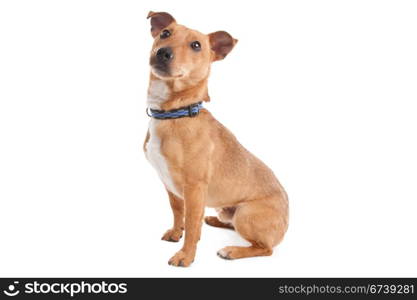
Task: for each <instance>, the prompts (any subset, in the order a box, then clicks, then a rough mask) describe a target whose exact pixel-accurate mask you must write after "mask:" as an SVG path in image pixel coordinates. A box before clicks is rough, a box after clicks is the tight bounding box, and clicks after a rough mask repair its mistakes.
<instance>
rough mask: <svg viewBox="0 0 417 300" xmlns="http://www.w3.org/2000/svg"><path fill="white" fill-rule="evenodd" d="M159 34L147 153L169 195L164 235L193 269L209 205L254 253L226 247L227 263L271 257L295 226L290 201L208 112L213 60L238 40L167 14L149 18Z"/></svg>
mask: <svg viewBox="0 0 417 300" xmlns="http://www.w3.org/2000/svg"><path fill="white" fill-rule="evenodd" d="M148 19H150V23H151V35H152V37H153V38H154V42H153V46H152V50H151V53H150V67H151V73H150V83H149V89H148V103H147V104H148V109H147V113H148V115H149V116H150V117H151V119H150V123H149V129H148V133H147V135H146V139H145V143H144V151H145V155H146V157H147V159H148V161H149V162H150V163H151V164H152V166H153V167H154V168H155V169H156V171H157V173H158V175H159V177H160V179H161V180H162V182H163V183H164V186H165V189H166V191H167V192H168V197H169V201H170V204H171V208H172V212H173V215H174V224H173V226H172V228H171V229H169V230H168V231H167V232H166V233H165V234H164V235H163V237H162V239H163V240H165V241H171V242H178V241H179V240H180V239H181V237H182V234H183V231H184V230H185V238H184V244H183V247H182V248H181V250H179V251H178V252H177V253H176V254H175V255H174V256H173V257H172V258H171V259H170V260H169V262H168V263H169V264H170V265H173V266H182V267H187V266H189V265H190V264H191V263H192V262H193V261H194V258H195V255H196V248H197V243H198V241H199V239H200V234H201V227H202V223H203V218H204V209H205V207H206V206H207V207H211V208H215V209H216V212H217V213H218V216H217V217H216V216H208V217H206V218H204V220H205V222H206V223H207V224H208V225H211V226H214V227H220V228H228V229H234V230H235V231H236V232H237V233H238V234H240V236H242V237H243V238H244V239H246V240H247V241H249V242H250V243H251V246H249V247H236V246H229V247H225V248H223V249H221V250H219V251H218V252H217V254H218V255H219V256H220V257H221V258H224V259H238V258H244V257H253V256H267V255H271V254H272V252H273V247H274V246H276V245H277V244H278V243H280V242H281V240H282V239H283V237H284V234H285V233H286V231H287V228H288V197H287V194H286V192H285V190H284V189H283V187H282V186H281V184H280V183H279V181H278V180H277V179H276V177H275V175H274V173H273V172H272V171H271V170H270V169H269V168H268V167H267V166H266V165H265V164H264V163H263V162H262V161H260V160H259V159H258V158H256V157H255V156H254V155H253V154H251V153H250V152H249V151H248V150H246V149H245V148H244V147H243V146H242V145H241V144H240V143H239V142H238V141H237V139H236V138H235V136H234V135H233V134H232V133H231V132H230V131H229V130H228V129H226V128H225V127H224V126H223V125H222V124H220V123H219V122H218V121H217V120H216V119H215V118H214V117H213V116H212V115H211V113H210V112H209V111H208V110H207V109H205V108H204V107H203V102H207V101H209V100H210V98H209V95H208V90H207V80H208V77H209V73H210V65H211V63H212V62H215V61H219V60H222V59H224V58H225V57H226V56H227V55H228V54H229V53H230V51H231V50H232V49H233V47H234V46H235V45H236V43H237V40H236V39H234V38H233V37H232V36H231V35H230V34H229V33H227V32H225V31H217V32H213V33H210V34H208V35H206V34H203V33H200V32H198V31H196V30H192V29H189V28H187V27H185V26H183V25H180V24H178V23H177V22H176V20H175V19H174V18H173V17H172V16H171V15H170V14H168V13H166V12H152V11H151V12H149V14H148Z"/></svg>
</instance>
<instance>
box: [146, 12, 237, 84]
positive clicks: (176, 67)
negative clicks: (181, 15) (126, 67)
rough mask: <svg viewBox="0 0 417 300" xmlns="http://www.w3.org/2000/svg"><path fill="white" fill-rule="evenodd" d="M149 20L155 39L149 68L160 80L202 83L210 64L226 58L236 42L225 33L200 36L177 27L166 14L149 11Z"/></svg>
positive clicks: (219, 32) (201, 34) (185, 28)
mask: <svg viewBox="0 0 417 300" xmlns="http://www.w3.org/2000/svg"><path fill="white" fill-rule="evenodd" d="M148 18H150V19H151V34H152V37H153V38H154V43H153V46H152V51H151V57H150V65H151V69H152V73H153V74H154V75H155V76H157V77H158V78H160V79H162V80H175V79H182V80H191V81H194V82H197V81H200V80H203V79H204V78H206V77H207V76H208V74H209V71H210V64H211V63H212V62H213V61H217V60H221V59H223V58H225V57H226V55H227V54H229V52H230V51H231V50H232V49H233V47H234V45H235V44H236V43H237V40H236V39H234V38H233V37H232V36H231V35H230V34H228V33H227V32H225V31H216V32H213V33H210V34H203V33H201V32H198V31H196V30H192V29H189V28H187V27H185V26H183V25H179V24H177V22H176V21H175V19H174V18H173V17H172V16H171V15H170V14H168V13H165V12H149V14H148Z"/></svg>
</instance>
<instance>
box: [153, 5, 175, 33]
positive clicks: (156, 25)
mask: <svg viewBox="0 0 417 300" xmlns="http://www.w3.org/2000/svg"><path fill="white" fill-rule="evenodd" d="M149 18H151V34H152V36H153V37H156V36H157V35H158V34H159V33H160V32H161V30H162V29H164V28H166V27H167V26H168V25H170V24H171V23H173V22H175V19H174V17H173V16H171V15H170V14H169V13H166V12H153V11H150V12H149V13H148V17H147V19H149Z"/></svg>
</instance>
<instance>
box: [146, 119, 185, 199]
mask: <svg viewBox="0 0 417 300" xmlns="http://www.w3.org/2000/svg"><path fill="white" fill-rule="evenodd" d="M159 122H161V120H157V119H151V120H150V122H149V140H148V142H147V143H146V147H145V150H146V158H147V159H148V161H149V162H150V163H151V165H152V166H153V167H154V168H155V170H156V171H157V173H158V175H159V177H160V179H161V180H162V182H163V183H164V185H165V187H166V188H167V189H168V190H169V191H170V192H171V193H173V194H175V195H176V196H178V197H181V194H180V193H179V192H178V190H177V188H176V187H175V184H174V181H173V179H172V176H171V173H170V170H169V165H168V161H167V160H166V158H165V157H164V155H163V154H162V153H161V139H160V138H159V136H158V134H157V130H156V129H157V126H158V125H159Z"/></svg>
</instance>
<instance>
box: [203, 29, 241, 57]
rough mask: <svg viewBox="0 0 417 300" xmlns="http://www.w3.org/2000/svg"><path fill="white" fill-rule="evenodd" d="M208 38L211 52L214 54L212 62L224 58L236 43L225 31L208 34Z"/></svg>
mask: <svg viewBox="0 0 417 300" xmlns="http://www.w3.org/2000/svg"><path fill="white" fill-rule="evenodd" d="M208 37H209V40H210V46H211V50H213V52H214V57H213V61H216V60H221V59H223V58H225V57H226V55H227V54H229V52H230V51H232V49H233V47H234V46H235V45H236V43H237V39H234V38H233V37H232V36H231V35H230V34H228V33H227V32H226V31H216V32H213V33H210V34H209V35H208Z"/></svg>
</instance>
